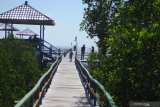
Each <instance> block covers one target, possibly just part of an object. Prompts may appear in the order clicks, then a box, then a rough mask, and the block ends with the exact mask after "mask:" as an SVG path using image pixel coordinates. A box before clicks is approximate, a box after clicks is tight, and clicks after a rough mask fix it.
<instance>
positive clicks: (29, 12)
mask: <svg viewBox="0 0 160 107" xmlns="http://www.w3.org/2000/svg"><path fill="white" fill-rule="evenodd" d="M0 22H1V23H5V24H11V26H13V24H31V25H40V34H39V35H40V39H39V40H40V41H39V51H40V52H41V54H42V55H41V56H42V57H43V49H44V48H43V47H44V26H45V25H52V26H54V25H55V22H54V21H53V20H52V19H51V18H49V17H48V16H46V15H44V14H42V13H41V12H39V11H38V10H36V9H34V8H33V7H31V6H30V5H29V4H28V2H27V1H25V4H23V5H20V6H18V7H16V8H13V9H11V10H9V11H7V12H4V13H2V14H0ZM12 33H13V32H12Z"/></svg>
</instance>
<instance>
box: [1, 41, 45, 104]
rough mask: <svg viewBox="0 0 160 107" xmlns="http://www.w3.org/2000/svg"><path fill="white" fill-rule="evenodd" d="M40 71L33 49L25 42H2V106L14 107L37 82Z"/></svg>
mask: <svg viewBox="0 0 160 107" xmlns="http://www.w3.org/2000/svg"><path fill="white" fill-rule="evenodd" d="M42 73H43V72H42V71H41V70H40V69H39V65H38V62H37V58H36V54H35V51H34V50H33V48H32V47H31V46H30V45H29V44H28V43H27V42H24V41H21V40H18V39H14V38H7V39H3V40H1V42H0V84H1V86H0V106H1V107H12V106H14V101H17V100H19V99H21V98H22V97H23V96H24V95H25V94H26V93H27V92H28V91H29V90H30V89H31V88H32V87H33V86H34V84H35V83H36V82H37V80H38V78H39V77H40V76H41V74H42Z"/></svg>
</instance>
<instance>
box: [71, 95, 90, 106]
mask: <svg viewBox="0 0 160 107" xmlns="http://www.w3.org/2000/svg"><path fill="white" fill-rule="evenodd" d="M73 98H74V99H76V100H77V102H75V104H74V107H93V106H91V104H90V103H89V102H88V98H86V96H85V95H82V96H80V97H77V96H76V97H73Z"/></svg>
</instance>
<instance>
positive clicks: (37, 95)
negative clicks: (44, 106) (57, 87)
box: [14, 55, 62, 107]
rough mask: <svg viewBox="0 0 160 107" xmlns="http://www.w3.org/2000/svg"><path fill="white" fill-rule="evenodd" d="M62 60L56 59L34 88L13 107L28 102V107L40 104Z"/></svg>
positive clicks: (19, 106)
mask: <svg viewBox="0 0 160 107" xmlns="http://www.w3.org/2000/svg"><path fill="white" fill-rule="evenodd" d="M61 60H62V55H61V56H60V57H58V58H57V59H56V61H55V62H54V63H53V64H52V65H51V67H50V69H49V70H48V71H47V72H46V73H45V74H44V75H43V76H42V77H41V78H40V79H39V81H38V82H37V84H36V85H35V87H34V88H33V89H32V90H31V91H30V92H29V93H27V94H26V95H25V96H24V97H23V98H22V99H21V100H20V101H18V103H17V104H16V105H15V106H14V107H21V106H23V105H25V103H26V102H27V101H28V102H29V106H30V107H37V106H39V105H40V104H41V102H42V98H43V97H44V95H45V92H47V90H48V88H49V86H50V83H51V81H52V78H53V76H54V74H55V72H56V70H57V68H58V65H59V63H60V62H61Z"/></svg>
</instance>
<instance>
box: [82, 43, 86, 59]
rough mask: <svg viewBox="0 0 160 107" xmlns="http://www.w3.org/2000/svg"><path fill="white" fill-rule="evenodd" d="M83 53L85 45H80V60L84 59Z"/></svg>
mask: <svg viewBox="0 0 160 107" xmlns="http://www.w3.org/2000/svg"><path fill="white" fill-rule="evenodd" d="M84 54H85V45H83V46H82V47H81V60H84Z"/></svg>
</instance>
